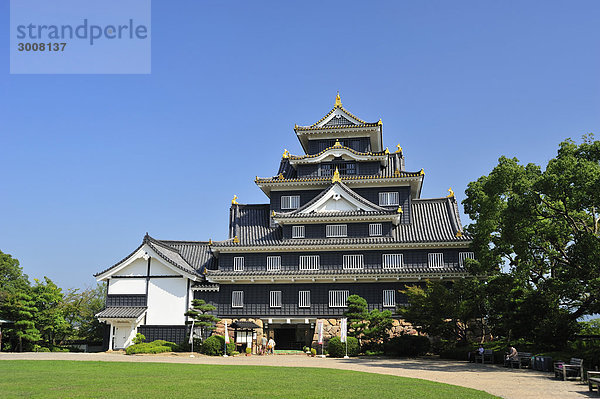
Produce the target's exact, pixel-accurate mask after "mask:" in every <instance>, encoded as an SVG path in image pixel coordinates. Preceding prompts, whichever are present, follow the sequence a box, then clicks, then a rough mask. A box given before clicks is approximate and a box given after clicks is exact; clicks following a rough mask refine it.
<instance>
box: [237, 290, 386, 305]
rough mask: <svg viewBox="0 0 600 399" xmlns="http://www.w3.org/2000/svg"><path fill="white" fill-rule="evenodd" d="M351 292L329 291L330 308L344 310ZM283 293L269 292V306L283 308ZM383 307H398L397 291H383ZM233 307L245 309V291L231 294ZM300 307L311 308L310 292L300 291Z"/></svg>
mask: <svg viewBox="0 0 600 399" xmlns="http://www.w3.org/2000/svg"><path fill="white" fill-rule="evenodd" d="M349 295H350V291H348V290H330V291H329V307H330V308H343V307H346V301H347V299H348V296H349ZM281 298H282V294H281V291H270V292H269V306H270V307H271V308H280V307H281V303H282V301H281ZM382 305H383V306H384V307H395V306H396V291H395V290H383V293H382ZM231 307H233V308H242V307H244V291H233V292H232V293H231ZM298 307H299V308H309V307H310V291H298Z"/></svg>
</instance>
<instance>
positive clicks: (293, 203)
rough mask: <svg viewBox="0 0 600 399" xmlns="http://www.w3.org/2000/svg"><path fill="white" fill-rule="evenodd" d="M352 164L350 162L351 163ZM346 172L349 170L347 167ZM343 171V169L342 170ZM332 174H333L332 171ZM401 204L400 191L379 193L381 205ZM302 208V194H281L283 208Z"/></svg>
mask: <svg viewBox="0 0 600 399" xmlns="http://www.w3.org/2000/svg"><path fill="white" fill-rule="evenodd" d="M349 165H350V164H349ZM350 170H352V168H350ZM345 171H346V174H353V173H354V172H352V173H347V172H348V171H347V170H346V169H345ZM340 173H341V171H340ZM330 174H333V172H331V173H330ZM399 204H400V193H399V192H398V191H391V192H384V193H379V205H380V206H398V205H399ZM298 208H300V196H299V195H282V196H281V209H298Z"/></svg>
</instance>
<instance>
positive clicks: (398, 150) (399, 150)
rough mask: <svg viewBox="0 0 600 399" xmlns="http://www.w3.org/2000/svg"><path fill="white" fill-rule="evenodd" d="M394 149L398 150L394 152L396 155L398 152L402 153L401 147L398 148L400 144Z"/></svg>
mask: <svg viewBox="0 0 600 399" xmlns="http://www.w3.org/2000/svg"><path fill="white" fill-rule="evenodd" d="M396 147H397V148H398V149H397V150H396V152H397V153H398V152H402V147H400V144H396Z"/></svg>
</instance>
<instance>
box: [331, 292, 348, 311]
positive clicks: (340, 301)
mask: <svg viewBox="0 0 600 399" xmlns="http://www.w3.org/2000/svg"><path fill="white" fill-rule="evenodd" d="M349 295H350V291H348V290H331V291H329V307H330V308H344V307H346V306H347V304H346V300H347V299H348V296H349Z"/></svg>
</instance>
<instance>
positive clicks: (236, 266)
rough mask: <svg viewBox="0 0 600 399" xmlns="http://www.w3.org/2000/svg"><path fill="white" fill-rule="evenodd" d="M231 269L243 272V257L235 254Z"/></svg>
mask: <svg viewBox="0 0 600 399" xmlns="http://www.w3.org/2000/svg"><path fill="white" fill-rule="evenodd" d="M233 271H235V272H243V271H244V257H243V256H236V257H234V258H233Z"/></svg>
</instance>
